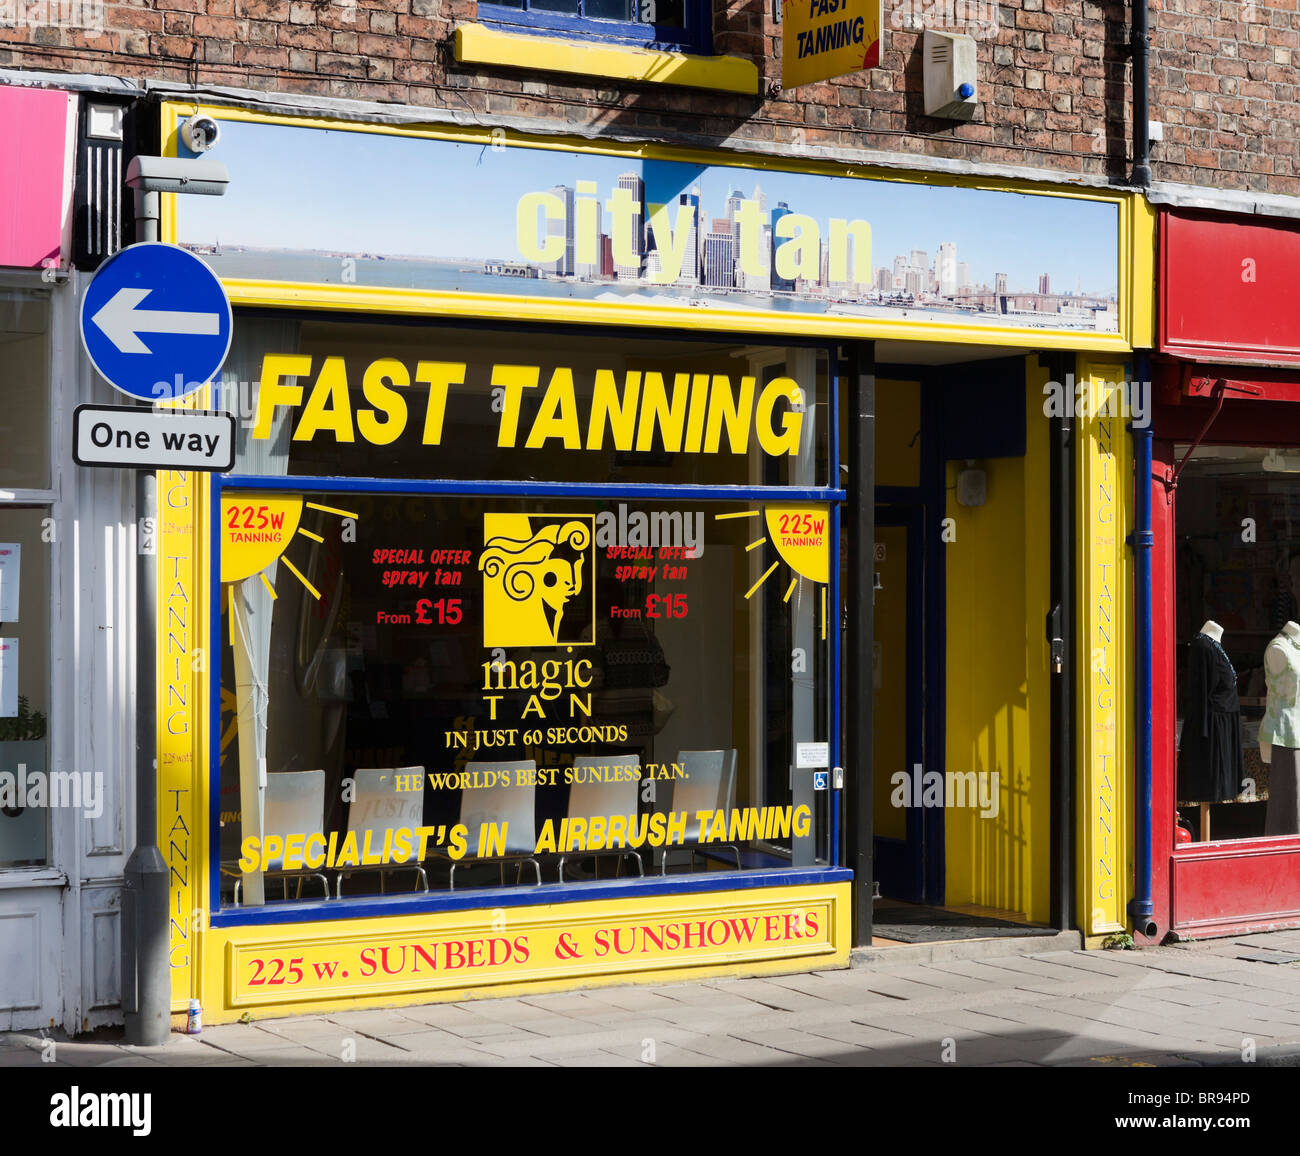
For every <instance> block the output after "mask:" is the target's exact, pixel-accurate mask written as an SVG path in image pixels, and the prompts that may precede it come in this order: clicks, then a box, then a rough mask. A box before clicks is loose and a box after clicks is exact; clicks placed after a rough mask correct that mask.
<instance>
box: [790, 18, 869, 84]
mask: <svg viewBox="0 0 1300 1156" xmlns="http://www.w3.org/2000/svg"><path fill="white" fill-rule="evenodd" d="M783 9H784V14H783V17H782V20H783V24H784V31H783V33H782V51H781V83H782V86H783V87H785V88H798V87H799V86H800V85H801V84H815V83H816V82H817V81H819V80H830V79H831V77H833V76H843V75H844V74H845V73H848V72H858V71H860V70H862V69H864V68H875V67H877V66H878V65H879V64H880V9H881V3H880V0H789V2H788V3H786V4H785V5H784V6H783Z"/></svg>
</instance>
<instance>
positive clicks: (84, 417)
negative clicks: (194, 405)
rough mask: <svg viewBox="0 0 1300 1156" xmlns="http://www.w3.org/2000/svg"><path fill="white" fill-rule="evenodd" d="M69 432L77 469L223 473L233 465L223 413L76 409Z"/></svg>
mask: <svg viewBox="0 0 1300 1156" xmlns="http://www.w3.org/2000/svg"><path fill="white" fill-rule="evenodd" d="M72 431H73V432H72V458H73V460H74V461H75V462H76V463H77V465H79V466H117V467H119V468H121V467H123V466H125V467H127V468H128V469H130V468H137V469H156V470H197V471H212V472H216V473H225V472H226V471H227V470H229V469H231V468H233V466H234V464H235V419H234V416H233V415H232V414H228V413H205V412H196V411H194V410H183V409H178V410H163V411H157V410H150V409H145V408H143V407H141V406H134V405H79V406H77V410H76V413H75V414H74V416H73V421H72Z"/></svg>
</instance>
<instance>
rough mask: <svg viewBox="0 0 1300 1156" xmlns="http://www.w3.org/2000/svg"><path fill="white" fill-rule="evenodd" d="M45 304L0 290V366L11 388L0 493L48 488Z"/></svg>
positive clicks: (2, 433)
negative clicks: (9, 489)
mask: <svg viewBox="0 0 1300 1156" xmlns="http://www.w3.org/2000/svg"><path fill="white" fill-rule="evenodd" d="M49 324H50V309H49V301H48V299H47V298H46V297H45V296H44V295H37V294H33V293H28V292H22V291H19V290H8V289H0V364H3V365H4V368H5V380H6V381H7V382H10V383H12V384H13V386H14V388H11V389H8V390H6V392H5V404H4V412H3V414H0V444H2V445H3V446H4V452H3V453H0V487H7V488H11V489H28V490H40V489H48V488H49V485H50V381H49V374H50V365H49Z"/></svg>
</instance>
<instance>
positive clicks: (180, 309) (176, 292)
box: [81, 241, 232, 401]
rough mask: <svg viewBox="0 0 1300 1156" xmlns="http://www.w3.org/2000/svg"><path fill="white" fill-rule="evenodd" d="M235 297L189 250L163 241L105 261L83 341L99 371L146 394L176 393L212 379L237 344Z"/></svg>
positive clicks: (162, 397)
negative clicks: (232, 305) (232, 341)
mask: <svg viewBox="0 0 1300 1156" xmlns="http://www.w3.org/2000/svg"><path fill="white" fill-rule="evenodd" d="M231 328H232V325H231V315H230V299H229V298H228V297H227V296H226V290H225V287H224V286H223V285H222V284H221V281H220V279H219V278H218V277H217V275H216V274H215V273H214V272H213V271H212V270H211V269H209V268H208V266H207V265H206V264H205V263H204V262H203V261H202V260H200V259H199V258H198V257H196V256H195V255H194V254H193V253H191V252H189V251H188V250H185V249H182V248H181V247H180V246H179V245H168V244H165V243H164V242H161V241H144V242H141V243H140V244H138V245H131V246H129V247H128V248H126V249H123V250H122V251H121V252H120V253H118V254H117V255H116V256H114V257H111V258H110V259H109V260H107V261H105V262H104V264H103V265H101V266H100V267H99V271H98V272H97V273H96V274H95V277H94V279H93V280H92V281H91V283H90V285H89V286H88V288H87V289H86V296H85V297H84V298H83V299H82V302H81V343H82V345H84V346H85V348H86V354H87V356H88V357H89V358H90V360H91V362H92V364H93V365H94V366H95V368H96V369H97V370H99V372H100V375H101V376H102V377H103V378H104V380H106V381H107V382H108V383H109V384H110V385H112V386H113V387H114V388H115V389H117V390H120V391H121V392H122V393H125V394H128V395H129V396H131V397H134V398H138V399H139V400H141V401H172V400H175V399H176V398H180V397H187V396H189V395H190V394H191V393H194V392H195V391H196V390H198V389H202V388H203V386H205V385H207V384H208V382H210V381H211V380H212V379H213V378H214V377H215V376H216V375H217V372H218V370H220V369H221V366H222V363H223V362H224V361H225V360H226V354H227V353H228V352H229V351H230V334H231Z"/></svg>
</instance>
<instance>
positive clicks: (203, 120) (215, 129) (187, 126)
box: [181, 116, 221, 153]
mask: <svg viewBox="0 0 1300 1156" xmlns="http://www.w3.org/2000/svg"><path fill="white" fill-rule="evenodd" d="M220 139H221V127H220V126H219V125H218V124H217V122H216V121H215V120H213V119H212V118H211V117H210V116H192V117H190V119H189V120H187V121H186V122H185V123H184V124H182V125H181V140H183V141H184V142H185V147H186V148H188V149H189V150H190V152H192V153H205V152H207V151H208V149H210V148H212V147H213V146H214V145H215V144H216V143H217V141H218V140H220Z"/></svg>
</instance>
